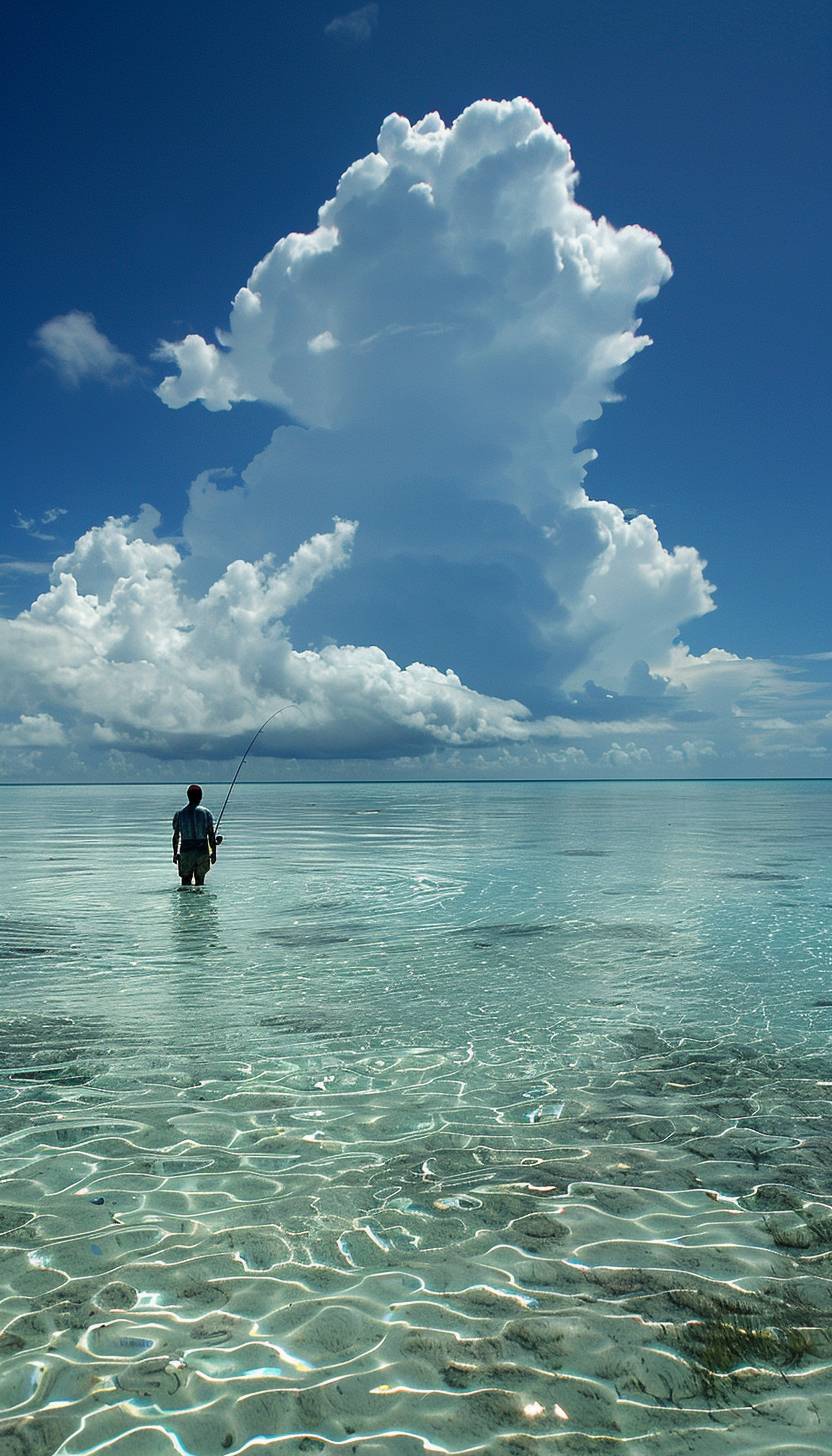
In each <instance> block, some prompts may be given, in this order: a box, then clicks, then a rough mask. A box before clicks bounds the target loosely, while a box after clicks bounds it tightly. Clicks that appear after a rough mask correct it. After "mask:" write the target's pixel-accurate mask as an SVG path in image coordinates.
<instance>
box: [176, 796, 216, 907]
mask: <svg viewBox="0 0 832 1456" xmlns="http://www.w3.org/2000/svg"><path fill="white" fill-rule="evenodd" d="M201 798H202V790H201V788H200V787H199V784H191V786H190V788H189V789H188V804H187V807H186V808H185V809H177V811H176V813H175V814H174V816H173V862H174V864H175V865H178V866H179V878H180V880H181V881H182V884H181V885H180V887H179V888H180V889H182V890H184V889H185V887H186V886H187V885H190V884H197V885H204V884H205V876H206V875H207V873H208V871H209V870H210V868H211V866H212V864H216V862H217V842H218V841H217V836H216V834H215V833H214V820H213V817H212V815H211V814H209V812H208V810H207V809H200V807H199V801H200V799H201Z"/></svg>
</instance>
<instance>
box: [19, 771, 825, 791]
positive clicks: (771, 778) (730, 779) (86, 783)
mask: <svg viewBox="0 0 832 1456" xmlns="http://www.w3.org/2000/svg"><path fill="white" fill-rule="evenodd" d="M179 782H180V780H179V779H6V780H0V789H76V788H77V789H84V788H88V789H90V788H98V789H101V788H113V789H117V788H147V787H150V786H152V785H156V784H159V785H163V784H164V785H168V784H170V785H176V784H178V783H179ZM205 782H206V783H207V784H212V785H213V784H226V783H227V782H228V780H227V779H225V778H223V779H206V780H205ZM828 783H832V774H720V775H713V774H709V775H704V774H698V775H695V776H694V775H690V776H689V777H687V778H667V777H664V778H656V777H653V778H633V779H625V778H601V777H598V778H587V779H571V778H570V779H565V778H557V779H554V778H553V779H547V778H517V779H509V778H499V779H486V778H482V779H471V778H468V779H451V778H449V779H428V778H419V779H247V780H246V781H245V782H244V783H243V784H242V785H240V784H239V783H238V784H237V787H238V788H239V787H243V788H246V787H247V788H291V787H292V786H293V785H298V786H300V785H305V786H306V787H310V786H315V785H319V786H328V787H332V786H333V785H336V784H377V785H384V784H828Z"/></svg>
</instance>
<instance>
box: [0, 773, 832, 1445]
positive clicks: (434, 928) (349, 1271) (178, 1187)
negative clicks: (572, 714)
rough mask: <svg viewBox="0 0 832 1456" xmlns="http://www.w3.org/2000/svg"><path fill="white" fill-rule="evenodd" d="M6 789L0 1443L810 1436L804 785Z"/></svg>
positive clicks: (814, 911) (0, 932)
mask: <svg viewBox="0 0 832 1456" xmlns="http://www.w3.org/2000/svg"><path fill="white" fill-rule="evenodd" d="M0 795H2V799H0V802H2V803H3V805H4V808H5V810H6V834H5V838H4V840H3V843H2V846H0V858H2V874H1V875H0V883H2V890H1V891H0V966H2V989H0V1017H2V1029H3V1036H2V1039H0V1135H1V1136H2V1150H1V1151H0V1156H2V1170H0V1171H2V1179H3V1182H2V1188H0V1233H2V1241H3V1244H4V1246H5V1250H6V1252H5V1253H4V1255H3V1258H2V1265H1V1266H0V1452H2V1456H7V1453H8V1456H29V1453H32V1456H35V1453H38V1456H40V1453H43V1456H50V1453H56V1456H57V1453H60V1456H83V1453H91V1452H93V1451H96V1452H98V1451H113V1452H114V1453H115V1452H119V1453H121V1452H124V1453H125V1456H158V1453H164V1452H171V1453H174V1452H177V1453H181V1452H187V1453H193V1456H212V1453H214V1452H224V1451H231V1452H236V1451H243V1450H247V1451H252V1452H254V1451H257V1450H260V1449H267V1450H273V1451H275V1452H278V1451H279V1452H280V1453H281V1456H294V1453H295V1452H297V1453H300V1452H313V1451H314V1452H330V1451H338V1450H346V1451H354V1452H358V1453H361V1456H388V1453H394V1452H401V1453H403V1456H415V1453H417V1452H419V1453H421V1452H423V1451H426V1450H437V1451H448V1452H458V1453H462V1452H466V1453H467V1452H474V1451H476V1452H483V1453H489V1456H490V1453H492V1452H494V1453H497V1452H504V1453H506V1456H515V1453H518V1456H531V1453H540V1456H547V1453H549V1452H553V1453H559V1452H562V1453H573V1452H574V1453H584V1452H596V1451H600V1450H602V1449H603V1450H614V1449H616V1448H619V1447H620V1449H621V1450H622V1452H625V1451H628V1452H636V1453H639V1456H640V1453H647V1452H650V1453H660V1456H676V1453H679V1452H688V1451H690V1452H702V1453H708V1456H710V1453H713V1456H721V1453H723V1452H724V1453H745V1456H751V1453H755V1456H757V1453H760V1452H763V1451H766V1452H772V1453H774V1452H777V1453H788V1452H798V1451H800V1452H801V1453H806V1452H826V1453H828V1452H829V1451H830V1450H832V1445H830V1441H829V1435H828V1432H829V1430H830V1429H832V1399H831V1398H830V1392H831V1391H832V1378H831V1377H832V1282H830V1275H829V1271H830V1269H832V1147H831V1146H830V1142H829V1137H828V1128H827V1123H828V1113H829V1093H830V1089H831V1088H832V1060H830V1055H829V1051H830V1039H829V1038H830V1029H832V1012H830V1007H832V994H830V993H832V985H831V984H830V930H829V917H828V906H829V882H830V869H832V853H831V852H830V834H831V833H832V831H830V818H829V809H830V802H831V801H832V795H830V789H829V786H828V785H826V784H801V783H792V784H750V785H742V784H717V785H708V784H687V785H660V784H652V785H651V784H642V785H601V784H599V785H592V784H585V785H539V784H537V785H536V784H528V785H518V784H504V785H432V786H431V785H428V786H414V785H397V786H366V785H353V786H349V785H335V786H308V785H305V786H295V787H281V786H274V787H268V788H257V787H252V786H244V787H241V788H240V789H239V790H238V791H237V794H236V795H235V799H234V802H233V806H232V809H233V813H232V814H230V815H229V818H228V821H227V828H228V838H227V840H226V844H225V845H224V846H223V849H222V851H221V860H220V864H219V865H218V867H217V868H216V869H215V870H214V871H212V873H211V875H210V877H209V880H208V883H207V885H206V888H205V890H204V891H202V892H200V893H196V892H193V893H191V892H181V891H180V890H179V889H178V887H177V886H178V882H177V879H176V875H175V872H174V867H173V865H172V864H171V863H170V852H169V842H170V841H169V828H168V825H169V820H170V814H171V812H172V809H173V808H174V807H176V804H177V803H178V797H177V790H175V789H168V788H165V787H164V786H152V787H141V788H135V789H131V791H130V795H129V798H126V797H125V791H124V790H122V789H115V788H62V789H57V790H48V789H3V790H0ZM211 797H212V796H211V795H210V794H209V795H206V798H207V801H208V803H209V806H210V804H211ZM213 797H214V798H216V797H217V796H216V795H214V796H213ZM223 827H224V828H226V824H224V826H223Z"/></svg>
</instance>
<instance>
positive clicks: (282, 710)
mask: <svg viewBox="0 0 832 1456" xmlns="http://www.w3.org/2000/svg"><path fill="white" fill-rule="evenodd" d="M297 707H298V704H297V703H295V702H291V703H284V705H283V707H282V708H278V709H277V710H276V712H274V713H270V714H269V716H268V718H267V719H266V721H265V723H261V724H260V727H259V728H258V729H257V732H256V733H255V735H254V737H253V738H252V740H251V742H250V744H249V745H248V748H247V749H246V751H245V753H244V754H243V756H242V758H241V759H240V762H239V763H238V764H237V772H236V773H235V775H234V777H233V779H232V780H231V783H230V784H229V787H228V793H227V794H226V796H225V802H224V803H223V806H222V808H221V809H220V812H219V814H218V815H217V822H216V824H215V826H214V828H215V830H217V829H219V827H220V823H221V821H222V816H223V814H224V813H225V811H226V809H227V808H228V800H229V799H230V798H231V792H232V790H233V788H234V785H235V784H236V782H237V780H238V778H239V777H240V772H241V770H242V767H243V764H244V763H245V761H246V759H247V758H248V756H249V754H250V753H251V750H252V748H253V747H254V745H255V743H256V742H257V740H258V738H259V737H260V734H261V733H262V732H263V729H264V728H268V726H269V724H270V723H271V722H272V721H273V720H274V719H275V718H279V717H280V715H281V713H285V712H286V711H287V709H288V708H297ZM217 844H222V837H221V836H220V835H218V836H217Z"/></svg>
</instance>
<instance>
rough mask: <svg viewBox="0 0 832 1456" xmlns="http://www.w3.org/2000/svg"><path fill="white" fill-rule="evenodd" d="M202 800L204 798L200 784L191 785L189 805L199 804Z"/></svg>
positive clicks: (189, 786)
mask: <svg viewBox="0 0 832 1456" xmlns="http://www.w3.org/2000/svg"><path fill="white" fill-rule="evenodd" d="M201 798H202V790H201V788H200V787H199V784H189V785H188V803H189V804H198V803H199V801H200V799H201Z"/></svg>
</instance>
